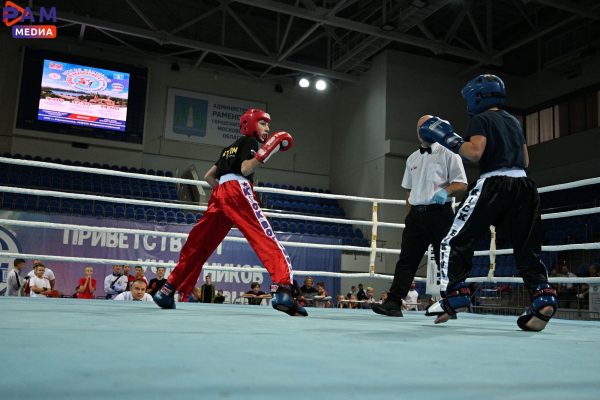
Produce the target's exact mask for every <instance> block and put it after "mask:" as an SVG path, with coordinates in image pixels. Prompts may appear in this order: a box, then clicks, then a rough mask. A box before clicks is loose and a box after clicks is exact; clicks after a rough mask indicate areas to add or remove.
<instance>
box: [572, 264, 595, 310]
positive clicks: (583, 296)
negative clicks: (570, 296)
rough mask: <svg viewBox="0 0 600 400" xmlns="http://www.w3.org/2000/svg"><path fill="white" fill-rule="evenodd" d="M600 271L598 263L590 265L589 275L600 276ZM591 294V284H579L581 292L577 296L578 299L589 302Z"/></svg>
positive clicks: (592, 276)
mask: <svg viewBox="0 0 600 400" xmlns="http://www.w3.org/2000/svg"><path fill="white" fill-rule="evenodd" d="M599 271H600V267H599V266H598V264H596V263H594V264H591V265H590V266H589V267H588V275H589V277H590V278H598V277H600V272H599ZM589 296H590V286H589V285H587V284H585V283H583V284H581V286H579V293H578V294H577V296H576V297H577V299H578V301H580V302H587V301H589ZM584 308H585V307H584Z"/></svg>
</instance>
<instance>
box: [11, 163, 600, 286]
mask: <svg viewBox="0 0 600 400" xmlns="http://www.w3.org/2000/svg"><path fill="white" fill-rule="evenodd" d="M0 162H4V163H8V164H15V165H25V166H33V167H44V168H52V169H59V170H66V171H76V172H86V173H92V174H100V175H110V176H120V177H128V178H134V179H143V180H150V181H162V182H172V183H180V184H188V185H197V186H209V185H208V184H207V183H206V182H204V181H196V180H190V179H182V178H171V177H165V176H156V175H147V174H137V173H131V172H122V171H115V170H105V169H100V168H90V167H79V166H69V165H61V164H55V163H47V162H41V161H32V160H19V159H12V158H6V157H0ZM596 183H600V178H591V179H584V180H580V181H575V182H570V183H566V184H559V185H553V186H548V187H543V188H539V189H538V191H539V192H540V193H545V192H551V191H556V190H564V189H570V188H575V187H579V186H584V185H591V184H596ZM255 190H256V191H257V192H266V193H281V194H287V195H291V196H303V197H318V198H329V199H338V200H352V201H361V202H370V203H374V204H376V203H382V204H396V205H401V204H406V201H404V200H388V199H376V198H367V197H356V196H346V195H334V194H327V193H315V192H303V191H295V190H287V189H276V188H267V187H256V188H255ZM0 192H8V193H17V194H29V195H36V196H50V197H58V198H73V199H83V200H96V201H104V202H113V203H124V204H130V205H131V204H137V205H145V206H153V207H163V208H174V209H180V210H181V209H185V210H193V211H206V209H207V207H206V206H199V205H191V204H183V203H163V202H156V201H149V200H138V199H131V198H121V197H108V196H98V195H90V194H82V193H68V192H57V191H51V190H39V189H25V188H18V187H10V186H0ZM599 212H600V207H593V208H587V209H580V210H574V211H565V212H558V213H549V214H544V215H542V216H541V217H542V219H544V220H546V219H553V218H566V217H571V216H577V215H587V214H594V213H599ZM264 214H265V215H267V216H269V217H278V218H287V219H298V220H303V221H319V222H331V223H339V224H348V225H363V226H372V227H373V228H376V227H377V226H381V227H390V228H404V227H405V224H399V223H389V222H378V221H377V218H376V216H375V217H374V219H373V220H372V221H366V220H348V219H339V218H328V217H316V216H310V215H299V214H285V213H279V212H269V211H267V212H264ZM0 223H5V224H9V225H10V224H12V225H20V226H30V227H46V228H51V229H71V230H78V231H97V232H120V233H131V234H142V235H154V236H170V237H180V238H186V237H187V234H185V233H173V232H159V231H145V230H132V229H121V228H111V227H108V228H106V227H92V226H80V225H69V224H54V223H47V222H37V221H35V222H32V221H14V220H5V219H0ZM225 240H229V241H234V242H246V239H245V238H236V237H226V238H225ZM285 243H286V245H287V246H290V247H305V248H321V249H336V250H348V251H356V252H370V253H371V255H372V254H374V252H379V253H387V254H400V250H395V249H385V248H376V247H375V248H373V246H372V247H371V248H366V247H359V246H346V245H326V244H314V243H299V242H285ZM590 249H600V243H581V244H568V245H553V246H543V247H542V250H543V251H563V250H590ZM492 252H493V254H495V255H505V254H512V253H513V249H502V250H495V249H494V250H493V251H492ZM492 252H490V251H476V252H475V253H474V255H475V256H485V255H490V254H491V253H492ZM14 254H16V253H5V252H0V255H14ZM20 256H22V257H24V256H25V255H20ZM31 256H32V258H40V257H41V258H46V259H60V260H67V259H68V260H71V259H72V260H74V261H75V262H94V263H100V261H99V260H102V259H89V258H83V259H80V258H77V257H60V256H42V255H35V256H34V255H31ZM50 257H52V258H50ZM77 260H85V261H77ZM105 261H107V262H103V263H108V264H115V263H120V262H127V261H123V260H105ZM137 263H138V264H139V263H140V262H137ZM166 264H168V266H174V264H173V263H166ZM144 265H158V264H157V263H156V262H154V263H144ZM242 270H248V269H247V268H245V269H244V268H243V269H242ZM316 272H319V273H321V272H322V273H323V274H336V273H331V272H325V271H310V273H313V274H314V275H316ZM339 274H341V276H345V275H348V274H344V273H339ZM350 275H353V276H355V275H359V274H350ZM365 275H366V276H368V277H375V276H376V275H379V274H374V273H373V271H371V272H370V273H367V274H365ZM322 276H330V275H322ZM331 276H333V275H331ZM381 276H383V277H385V279H388V278H389V276H387V275H381ZM498 278H499V277H493V281H496V282H497V281H499V280H498ZM491 279H492V277H487V278H485V277H484V278H469V279H468V280H467V281H469V282H489V281H490V280H491ZM506 279H517V281H519V280H520V278H506ZM565 279H567V278H565ZM568 279H576V278H568ZM503 282H504V280H503ZM506 282H513V281H512V280H507V281H506ZM520 282H522V280H520ZM561 282H562V281H561ZM565 282H566V281H565Z"/></svg>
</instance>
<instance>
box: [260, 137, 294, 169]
mask: <svg viewBox="0 0 600 400" xmlns="http://www.w3.org/2000/svg"><path fill="white" fill-rule="evenodd" d="M293 144H294V138H292V135H290V134H289V133H287V132H284V131H279V132H275V133H274V134H273V135H272V136H271V137H270V138H269V139H268V140H267V141H266V142H265V144H263V145H262V147H261V148H260V149H259V150H258V151H257V152H256V156H254V157H255V158H256V159H257V160H258V161H260V162H261V163H265V162H267V161H268V160H269V158H271V156H272V155H273V154H275V153H277V152H278V151H279V150H281V151H287V150H289V149H291V148H292V145H293Z"/></svg>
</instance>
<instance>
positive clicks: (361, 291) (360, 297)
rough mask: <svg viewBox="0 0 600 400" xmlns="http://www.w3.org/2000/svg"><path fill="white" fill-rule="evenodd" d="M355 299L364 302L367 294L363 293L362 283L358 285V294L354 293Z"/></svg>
mask: <svg viewBox="0 0 600 400" xmlns="http://www.w3.org/2000/svg"><path fill="white" fill-rule="evenodd" d="M356 298H357V299H358V300H366V299H367V294H366V293H365V289H364V288H363V284H362V283H359V284H358V293H356Z"/></svg>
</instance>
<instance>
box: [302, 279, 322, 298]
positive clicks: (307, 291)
mask: <svg viewBox="0 0 600 400" xmlns="http://www.w3.org/2000/svg"><path fill="white" fill-rule="evenodd" d="M313 285H314V280H313V278H312V277H310V276H307V277H306V278H305V279H304V285H302V286H300V294H301V295H303V296H306V295H308V296H311V297H312V296H314V295H315V294H317V293H319V292H318V290H317V289H316V288H315V287H314V286H313Z"/></svg>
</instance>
